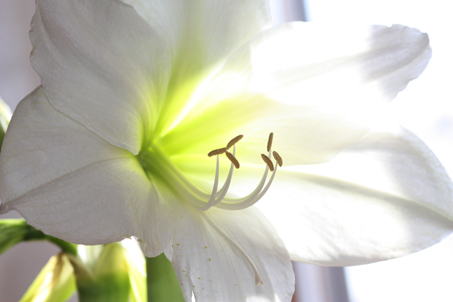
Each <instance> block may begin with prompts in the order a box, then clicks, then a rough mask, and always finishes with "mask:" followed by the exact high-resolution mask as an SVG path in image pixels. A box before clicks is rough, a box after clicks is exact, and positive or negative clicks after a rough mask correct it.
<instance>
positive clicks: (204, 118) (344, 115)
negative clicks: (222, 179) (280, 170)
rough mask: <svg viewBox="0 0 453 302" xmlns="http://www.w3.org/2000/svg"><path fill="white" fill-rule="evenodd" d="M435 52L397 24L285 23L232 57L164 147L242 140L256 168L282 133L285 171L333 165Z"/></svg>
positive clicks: (197, 148)
mask: <svg viewBox="0 0 453 302" xmlns="http://www.w3.org/2000/svg"><path fill="white" fill-rule="evenodd" d="M430 54H431V51H430V48H429V41H428V37H427V35H426V34H423V33H420V32H419V31H418V30H415V29H411V28H407V27H403V26H398V25H396V26H393V27H384V26H373V27H365V28H361V27H344V26H335V27H332V26H331V27H327V26H323V25H319V24H307V23H291V24H287V25H283V26H280V27H278V28H275V29H272V30H269V31H267V32H264V33H263V34H262V35H260V36H259V37H257V38H256V39H254V40H252V41H251V42H250V43H248V44H246V45H245V46H243V47H242V48H241V49H239V50H238V51H236V52H235V53H234V54H232V55H231V56H230V57H229V58H228V60H227V61H226V63H225V64H224V65H223V67H222V68H221V69H220V70H219V71H218V73H217V75H216V76H215V77H213V78H212V79H210V80H209V82H208V83H205V85H204V86H202V87H201V88H202V89H204V90H203V91H199V92H197V95H198V96H199V98H198V99H199V100H200V101H198V102H196V103H194V104H193V105H192V108H191V110H190V111H188V113H187V114H186V116H184V118H183V119H181V122H180V123H179V124H178V125H177V126H176V127H175V128H174V129H173V130H172V131H170V132H169V133H167V138H164V143H165V142H166V141H168V142H172V143H174V144H175V145H169V146H168V150H169V152H170V153H171V152H173V153H174V154H179V153H180V152H186V153H193V154H204V153H206V152H209V151H210V150H212V149H215V148H220V147H222V146H223V145H224V144H226V142H228V140H229V139H231V138H233V137H235V136H236V135H238V134H244V135H245V137H244V140H243V143H244V144H245V143H247V145H246V146H243V147H242V149H239V150H238V152H239V154H241V155H240V156H241V157H240V159H241V158H242V160H243V161H246V162H253V163H256V162H259V161H260V160H261V159H260V157H259V154H260V153H263V151H264V150H265V146H266V139H267V136H268V134H269V133H270V132H274V133H275V143H274V149H275V150H278V151H279V152H282V153H283V154H284V157H285V163H286V165H292V164H313V163H321V162H325V161H327V160H329V159H330V158H332V157H333V156H334V155H336V154H337V153H338V152H339V151H341V150H342V149H343V148H345V147H348V146H349V145H350V144H351V143H354V142H356V141H358V140H359V139H360V138H361V137H362V136H363V135H364V134H365V133H366V132H367V131H369V129H370V128H371V127H372V126H373V125H374V124H375V123H376V121H379V119H380V117H381V116H382V115H381V112H382V111H383V110H384V109H385V105H386V102H384V101H386V100H390V99H392V98H393V97H395V95H396V94H397V93H398V92H399V91H400V90H402V89H404V88H405V87H406V85H407V83H408V82H409V81H410V80H412V79H414V78H416V77H417V76H418V75H419V74H420V73H421V72H422V71H423V69H424V68H425V66H426V64H427V63H428V61H429V57H430ZM384 104H385V105H384ZM183 131H186V132H187V133H191V135H190V136H186V137H185V138H184V137H183V136H182V135H181V133H182V132H183ZM219 134H220V135H219ZM175 137H178V139H175ZM176 143H177V144H178V146H176ZM239 148H241V147H239Z"/></svg>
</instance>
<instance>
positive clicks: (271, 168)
mask: <svg viewBox="0 0 453 302" xmlns="http://www.w3.org/2000/svg"><path fill="white" fill-rule="evenodd" d="M261 158H262V159H263V160H264V162H265V163H266V165H267V166H268V167H269V170H271V171H274V164H273V163H272V161H271V160H270V158H269V157H267V156H266V155H264V154H261Z"/></svg>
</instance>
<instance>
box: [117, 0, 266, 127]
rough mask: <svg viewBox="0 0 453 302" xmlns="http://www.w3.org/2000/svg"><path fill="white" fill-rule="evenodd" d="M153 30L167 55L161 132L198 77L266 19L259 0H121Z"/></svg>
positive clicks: (206, 73)
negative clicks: (169, 63)
mask: <svg viewBox="0 0 453 302" xmlns="http://www.w3.org/2000/svg"><path fill="white" fill-rule="evenodd" d="M124 2H126V3H130V4H131V5H133V6H134V8H135V9H136V10H137V12H138V13H139V14H140V15H141V16H142V17H143V19H145V20H146V21H147V22H148V24H149V25H150V26H151V27H152V28H153V29H154V30H156V32H157V33H158V34H159V35H160V37H161V38H162V40H163V41H164V43H165V45H166V47H167V48H168V49H169V51H170V52H171V56H172V65H173V69H172V75H171V79H170V83H169V89H168V93H167V95H166V97H165V106H163V107H162V110H161V112H160V113H159V125H158V126H157V129H158V130H159V131H162V132H165V131H167V129H168V128H169V127H171V126H172V125H173V124H174V123H175V120H177V119H178V117H179V115H180V114H181V109H182V108H183V107H184V106H185V105H186V103H187V102H188V100H189V99H190V96H191V94H192V93H193V92H194V90H195V89H196V88H197V86H198V84H199V83H200V81H202V80H203V79H204V78H206V77H208V76H209V74H210V73H211V72H212V70H214V69H215V68H216V66H217V65H219V64H220V63H221V62H223V60H224V59H225V57H226V56H227V55H228V54H229V53H231V52H232V51H234V50H235V49H237V48H238V47H240V46H241V45H243V44H244V43H246V42H248V41H249V40H251V39H252V38H254V37H255V36H256V35H258V34H259V33H260V32H261V31H263V30H265V29H267V28H269V27H270V25H271V21H270V13H269V8H268V3H267V1H265V0H229V1H200V0H166V1H156V0H152V1H147V0H146V1H145V0H126V1H124Z"/></svg>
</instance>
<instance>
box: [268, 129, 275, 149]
mask: <svg viewBox="0 0 453 302" xmlns="http://www.w3.org/2000/svg"><path fill="white" fill-rule="evenodd" d="M273 139H274V133H273V132H271V133H270V134H269V139H268V140H267V152H269V151H271V148H272V140H273Z"/></svg>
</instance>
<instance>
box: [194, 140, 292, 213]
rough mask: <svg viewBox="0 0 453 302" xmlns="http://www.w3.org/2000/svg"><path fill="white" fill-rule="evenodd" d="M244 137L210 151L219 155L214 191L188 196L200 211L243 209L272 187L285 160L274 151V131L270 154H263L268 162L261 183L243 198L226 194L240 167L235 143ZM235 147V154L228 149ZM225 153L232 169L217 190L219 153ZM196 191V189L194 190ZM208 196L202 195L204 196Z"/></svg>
mask: <svg viewBox="0 0 453 302" xmlns="http://www.w3.org/2000/svg"><path fill="white" fill-rule="evenodd" d="M242 138H243V135H238V136H237V137H235V138H234V139H232V140H231V141H230V142H229V143H228V145H227V147H226V148H221V149H216V150H213V151H211V152H209V154H208V155H209V156H213V155H217V163H216V174H215V179H214V185H213V188H212V193H211V195H207V194H205V193H201V194H200V192H198V193H196V194H197V195H198V197H196V196H190V197H189V198H188V202H189V203H190V204H191V205H193V206H194V207H195V208H196V209H198V210H200V211H206V210H208V209H210V208H212V207H214V206H217V207H219V208H221V209H226V210H242V209H245V208H248V207H250V206H252V205H254V204H255V203H257V202H258V201H259V200H260V199H261V198H262V197H263V196H264V195H265V194H266V192H267V190H268V189H269V188H270V186H271V184H272V182H273V180H274V177H275V174H276V172H277V167H278V166H280V167H281V166H282V164H283V160H282V158H281V156H280V155H279V154H278V153H277V152H275V151H274V152H272V141H273V133H270V134H269V140H268V144H267V147H268V148H269V155H268V156H266V155H265V154H261V158H262V159H263V160H264V162H265V163H266V168H265V170H264V174H263V176H262V178H261V181H260V183H259V184H258V186H257V187H256V188H255V190H253V192H251V193H250V194H249V195H247V196H245V197H242V198H227V197H226V194H227V192H228V189H229V187H230V184H231V179H232V176H233V170H234V168H233V166H234V167H236V169H239V167H240V165H239V161H238V160H237V159H236V146H235V144H236V143H237V142H238V141H240V140H241V139H242ZM231 147H234V148H233V154H231V153H230V152H229V151H228V148H231ZM223 153H225V155H226V156H227V157H228V159H229V160H230V162H231V166H230V171H229V173H228V176H227V179H226V181H225V183H224V185H223V187H222V188H221V189H220V190H219V191H217V189H218V185H219V183H218V182H219V168H220V167H219V155H220V154H223ZM272 155H273V156H274V158H275V160H276V163H275V164H274V163H273V162H272V160H271V158H272ZM269 170H270V171H273V173H272V175H271V177H270V179H269V181H268V182H267V184H266V179H267V175H268V171H269ZM194 191H196V190H194ZM203 195H204V196H206V197H202V196H203Z"/></svg>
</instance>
